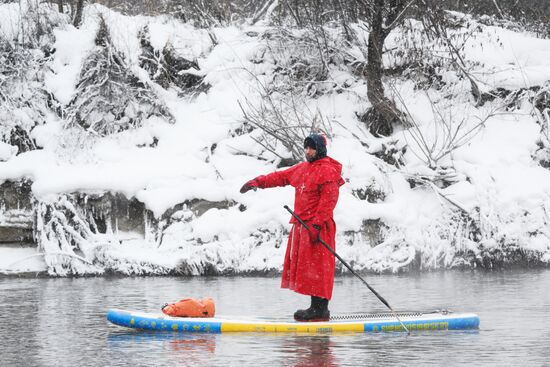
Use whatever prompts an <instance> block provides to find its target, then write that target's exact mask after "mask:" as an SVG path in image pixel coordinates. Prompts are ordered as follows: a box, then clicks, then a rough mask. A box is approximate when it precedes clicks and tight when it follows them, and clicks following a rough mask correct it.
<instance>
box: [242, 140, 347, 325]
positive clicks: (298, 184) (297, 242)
mask: <svg viewBox="0 0 550 367" xmlns="http://www.w3.org/2000/svg"><path fill="white" fill-rule="evenodd" d="M304 154H305V158H306V162H302V163H299V164H297V165H295V166H292V167H290V168H288V169H286V170H283V171H278V172H274V173H270V174H268V175H265V176H258V177H256V178H254V179H253V180H250V181H248V182H247V183H245V184H244V185H243V187H241V190H240V191H241V193H243V194H244V193H245V192H247V191H249V190H251V189H254V190H255V189H257V188H261V189H266V188H268V187H277V186H286V185H291V186H292V187H294V188H295V196H294V212H295V213H296V214H297V215H298V216H299V217H301V218H302V220H303V221H304V222H305V223H306V224H307V225H308V227H309V228H310V231H308V230H307V229H306V228H305V227H304V226H303V225H302V224H300V223H299V222H298V221H297V220H296V219H295V218H294V217H292V218H291V220H290V223H292V229H291V231H290V235H289V238H288V243H287V249H286V254H285V262H284V265H283V275H282V281H281V287H282V288H289V289H291V290H293V291H294V292H297V293H300V294H305V295H308V296H311V306H310V307H309V308H307V309H305V310H298V311H296V312H295V313H294V319H295V320H296V321H328V319H329V318H330V312H329V309H328V302H329V300H330V299H331V297H332V288H333V286H334V266H335V259H334V255H332V254H331V253H330V252H329V250H328V249H327V248H325V247H324V246H322V245H321V244H320V243H319V239H322V240H324V241H325V242H326V243H327V244H328V245H330V247H332V249H334V250H335V244H336V241H335V237H336V224H335V223H334V219H333V211H334V207H335V206H336V203H337V202H338V194H339V189H340V186H342V185H343V184H344V180H343V179H342V165H341V164H340V163H338V162H337V161H336V160H334V159H332V158H330V157H328V156H327V148H326V139H325V137H324V136H323V135H321V134H311V135H309V136H308V137H307V138H306V139H305V140H304Z"/></svg>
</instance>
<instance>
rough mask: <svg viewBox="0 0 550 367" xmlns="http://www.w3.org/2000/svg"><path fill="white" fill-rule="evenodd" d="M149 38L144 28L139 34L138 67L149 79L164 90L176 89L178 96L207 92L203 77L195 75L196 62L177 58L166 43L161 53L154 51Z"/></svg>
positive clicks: (169, 44)
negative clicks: (139, 51) (146, 73)
mask: <svg viewBox="0 0 550 367" xmlns="http://www.w3.org/2000/svg"><path fill="white" fill-rule="evenodd" d="M149 37H150V35H149V27H148V26H145V27H144V28H143V29H142V30H141V31H140V32H139V41H140V46H141V55H140V57H139V61H140V67H141V68H143V69H144V70H146V71H147V72H148V73H149V76H150V77H151V79H153V80H154V81H155V82H157V83H158V84H159V85H160V86H162V87H163V88H165V89H167V88H169V87H175V88H177V89H178V92H179V94H198V93H202V92H207V91H208V88H209V85H208V84H207V83H204V82H203V81H204V75H200V74H197V72H198V71H200V67H199V65H198V63H197V61H196V60H192V61H190V60H187V59H185V58H183V57H181V56H179V55H178V54H177V52H176V50H175V49H174V46H173V45H172V44H171V43H170V42H168V43H166V45H165V46H164V48H163V49H162V51H159V50H155V49H154V48H153V46H152V45H151V42H150V39H149ZM191 69H194V70H191Z"/></svg>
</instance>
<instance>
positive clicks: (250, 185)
mask: <svg viewBox="0 0 550 367" xmlns="http://www.w3.org/2000/svg"><path fill="white" fill-rule="evenodd" d="M258 187H259V184H258V181H257V180H256V179H253V180H250V181H248V182H247V183H245V184H244V185H243V187H241V190H240V192H241V194H244V193H245V192H247V191H249V190H252V189H254V191H256V190H257V189H258Z"/></svg>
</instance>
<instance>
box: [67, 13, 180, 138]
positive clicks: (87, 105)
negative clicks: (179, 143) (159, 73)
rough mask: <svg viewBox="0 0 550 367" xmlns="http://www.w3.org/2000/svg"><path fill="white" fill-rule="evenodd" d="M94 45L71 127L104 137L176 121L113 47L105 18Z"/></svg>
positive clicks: (70, 111)
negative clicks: (147, 123)
mask: <svg viewBox="0 0 550 367" xmlns="http://www.w3.org/2000/svg"><path fill="white" fill-rule="evenodd" d="M95 45H96V46H95V48H94V49H93V50H92V52H91V53H90V55H88V56H87V58H86V60H85V61H84V65H83V66H82V71H81V73H80V78H79V81H78V84H77V86H76V94H75V96H74V98H73V99H72V101H71V102H70V103H69V105H68V107H67V110H68V119H69V121H70V124H71V125H72V126H80V127H82V128H83V129H84V130H85V131H87V132H88V133H90V134H93V135H99V136H105V135H109V134H113V133H117V132H120V131H123V130H127V129H131V128H135V127H137V126H140V125H141V124H142V122H143V121H144V120H146V119H148V118H149V117H151V116H162V117H164V118H166V119H167V120H169V121H172V120H173V117H172V116H171V114H170V112H169V111H168V109H167V107H166V106H165V105H164V104H163V102H161V101H160V100H159V98H158V96H157V95H156V94H155V93H154V91H153V90H152V89H151V88H150V87H149V86H148V85H146V84H145V83H144V82H143V81H142V80H140V79H139V78H138V77H136V76H135V75H134V74H133V73H132V70H131V68H130V67H129V65H127V63H126V61H125V59H124V56H123V54H122V53H121V52H119V51H118V50H117V49H116V48H115V47H114V45H113V43H112V42H111V39H110V35H109V29H108V27H107V24H106V22H105V19H104V18H103V17H102V16H100V25H99V29H98V31H97V34H96V38H95Z"/></svg>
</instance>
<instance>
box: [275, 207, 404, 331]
mask: <svg viewBox="0 0 550 367" xmlns="http://www.w3.org/2000/svg"><path fill="white" fill-rule="evenodd" d="M284 208H285V209H286V210H288V211H289V213H290V214H292V216H293V217H294V218H296V220H297V221H298V222H300V223H301V224H302V225H303V226H304V227H305V228H306V229H307V231H308V232H311V231H310V229H309V226H308V225H307V224H306V223H305V222H304V221H303V220H302V218H300V217H299V216H298V214H296V213H294V212H293V211H292V210H291V209H290V208H289V207H288V205H285V206H284ZM319 242H321V244H323V246H325V247H326V248H327V250H329V251H330V253H331V254H333V255H334V256H335V257H336V258H337V259H338V260H340V262H341V263H342V264H344V266H345V267H346V268H348V270H349V271H350V272H351V273H352V274H353V275H355V276H356V277H357V278H359V279H360V280H361V281H362V282H363V284H365V285H366V286H367V288H368V289H370V291H371V292H372V293H374V295H375V296H376V297H378V299H379V300H380V301H382V303H383V304H385V305H386V307H388V308H389V309H390V311H391V312H392V314H393V316H395V318H396V319H397V321H399V323H400V324H401V326H403V329H405V330H406V331H407V333H408V334H409V335H410V333H411V332H410V331H409V329H407V327H406V326H405V324H403V322H402V321H401V319H400V318H399V316H397V314H396V313H395V311H394V310H393V308H392V307H391V306H390V304H389V303H388V301H386V300H385V299H384V297H382V296H381V295H379V294H378V292H377V291H375V290H374V288H372V287H371V286H370V285H369V283H367V282H366V280H365V279H363V278H362V277H361V276H360V275H359V274H357V273H356V272H355V271H354V270H353V269H352V268H351V266H349V264H348V263H347V262H345V261H344V259H342V258H341V257H340V255H338V254H337V253H336V251H334V250H333V249H332V247H330V245H329V244H327V243H326V242H325V241H323V240H322V239H321V238H319Z"/></svg>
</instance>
